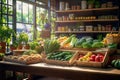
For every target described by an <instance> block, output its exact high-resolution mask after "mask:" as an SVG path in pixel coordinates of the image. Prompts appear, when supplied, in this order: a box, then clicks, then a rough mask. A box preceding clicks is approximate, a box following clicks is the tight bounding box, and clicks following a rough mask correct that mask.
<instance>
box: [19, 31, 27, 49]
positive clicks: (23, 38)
mask: <svg viewBox="0 0 120 80" xmlns="http://www.w3.org/2000/svg"><path fill="white" fill-rule="evenodd" d="M17 41H18V44H19V45H18V49H22V48H23V45H27V44H28V34H27V33H25V32H21V33H20V34H19V35H18V36H17Z"/></svg>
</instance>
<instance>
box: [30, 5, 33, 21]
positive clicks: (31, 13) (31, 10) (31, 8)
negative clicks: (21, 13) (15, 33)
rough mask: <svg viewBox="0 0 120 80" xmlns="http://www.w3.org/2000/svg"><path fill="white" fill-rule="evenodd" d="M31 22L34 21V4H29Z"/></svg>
mask: <svg viewBox="0 0 120 80" xmlns="http://www.w3.org/2000/svg"><path fill="white" fill-rule="evenodd" d="M29 23H33V5H31V4H29Z"/></svg>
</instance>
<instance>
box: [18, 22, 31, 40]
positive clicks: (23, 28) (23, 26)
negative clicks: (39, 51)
mask: <svg viewBox="0 0 120 80" xmlns="http://www.w3.org/2000/svg"><path fill="white" fill-rule="evenodd" d="M21 32H26V33H27V34H28V36H29V41H32V40H33V25H29V24H22V23H17V33H18V34H19V33H21Z"/></svg>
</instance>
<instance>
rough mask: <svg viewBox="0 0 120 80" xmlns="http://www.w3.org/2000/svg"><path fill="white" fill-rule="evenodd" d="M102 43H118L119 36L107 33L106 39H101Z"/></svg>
mask: <svg viewBox="0 0 120 80" xmlns="http://www.w3.org/2000/svg"><path fill="white" fill-rule="evenodd" d="M103 43H104V44H105V45H108V44H112V43H116V44H118V43H120V34H119V33H118V34H117V33H116V34H115V33H109V34H106V37H105V38H104V39H103Z"/></svg>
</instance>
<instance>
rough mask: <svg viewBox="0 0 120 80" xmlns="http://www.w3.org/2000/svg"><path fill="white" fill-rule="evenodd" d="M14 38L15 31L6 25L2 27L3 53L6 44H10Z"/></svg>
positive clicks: (1, 41) (0, 43) (0, 30)
mask: <svg viewBox="0 0 120 80" xmlns="http://www.w3.org/2000/svg"><path fill="white" fill-rule="evenodd" d="M12 36H15V32H14V30H13V29H11V28H9V27H8V26H6V25H0V45H1V46H2V50H3V52H5V48H6V43H7V44H9V43H10V41H11V38H12Z"/></svg>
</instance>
